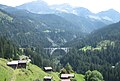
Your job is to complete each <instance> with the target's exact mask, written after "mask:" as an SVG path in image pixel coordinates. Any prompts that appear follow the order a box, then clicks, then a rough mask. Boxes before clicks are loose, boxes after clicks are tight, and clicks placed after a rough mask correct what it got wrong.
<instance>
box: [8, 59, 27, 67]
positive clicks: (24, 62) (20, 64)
mask: <svg viewBox="0 0 120 81" xmlns="http://www.w3.org/2000/svg"><path fill="white" fill-rule="evenodd" d="M7 65H8V66H10V67H12V68H13V69H16V68H26V65H27V60H16V61H11V62H8V63H7Z"/></svg>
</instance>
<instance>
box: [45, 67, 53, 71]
mask: <svg viewBox="0 0 120 81" xmlns="http://www.w3.org/2000/svg"><path fill="white" fill-rule="evenodd" d="M44 71H45V72H51V71H53V69H52V67H44Z"/></svg>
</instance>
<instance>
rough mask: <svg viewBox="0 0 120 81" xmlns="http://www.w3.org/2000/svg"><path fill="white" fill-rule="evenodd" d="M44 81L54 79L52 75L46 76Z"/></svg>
mask: <svg viewBox="0 0 120 81" xmlns="http://www.w3.org/2000/svg"><path fill="white" fill-rule="evenodd" d="M43 81H52V77H51V76H45V77H44V80H43Z"/></svg>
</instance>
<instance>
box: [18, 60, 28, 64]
mask: <svg viewBox="0 0 120 81" xmlns="http://www.w3.org/2000/svg"><path fill="white" fill-rule="evenodd" d="M18 63H27V60H19V61H18Z"/></svg>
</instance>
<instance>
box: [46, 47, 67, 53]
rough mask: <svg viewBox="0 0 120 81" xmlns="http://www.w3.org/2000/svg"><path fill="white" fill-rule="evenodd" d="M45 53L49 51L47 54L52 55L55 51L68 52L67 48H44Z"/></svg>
mask: <svg viewBox="0 0 120 81" xmlns="http://www.w3.org/2000/svg"><path fill="white" fill-rule="evenodd" d="M44 49H45V50H46V51H49V54H50V55H52V54H53V52H54V51H56V50H63V51H64V52H65V53H68V52H69V48H68V47H65V48H44Z"/></svg>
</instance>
